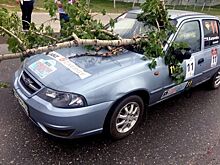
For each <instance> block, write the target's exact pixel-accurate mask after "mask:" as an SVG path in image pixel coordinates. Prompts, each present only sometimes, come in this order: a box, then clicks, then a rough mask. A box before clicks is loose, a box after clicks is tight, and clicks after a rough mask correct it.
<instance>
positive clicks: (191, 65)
mask: <svg viewBox="0 0 220 165" xmlns="http://www.w3.org/2000/svg"><path fill="white" fill-rule="evenodd" d="M194 73H195V58H194V56H192V57H191V58H190V59H189V60H186V76H185V79H189V78H191V77H193V76H194Z"/></svg>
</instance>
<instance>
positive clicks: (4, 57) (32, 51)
mask: <svg viewBox="0 0 220 165" xmlns="http://www.w3.org/2000/svg"><path fill="white" fill-rule="evenodd" d="M74 35H75V34H73V36H74ZM144 38H145V39H147V37H144ZM142 39H143V37H142V38H133V39H120V40H98V39H79V38H78V37H77V36H76V35H75V40H73V41H67V42H63V43H57V44H56V45H49V46H43V47H38V48H33V49H27V50H25V51H24V52H20V53H14V54H2V55H0V61H3V60H8V59H15V58H19V57H29V56H33V55H35V54H40V53H43V52H51V51H54V50H57V49H62V48H70V47H75V46H88V45H93V46H117V47H118V46H126V45H132V44H135V43H138V42H140V41H141V40H142Z"/></svg>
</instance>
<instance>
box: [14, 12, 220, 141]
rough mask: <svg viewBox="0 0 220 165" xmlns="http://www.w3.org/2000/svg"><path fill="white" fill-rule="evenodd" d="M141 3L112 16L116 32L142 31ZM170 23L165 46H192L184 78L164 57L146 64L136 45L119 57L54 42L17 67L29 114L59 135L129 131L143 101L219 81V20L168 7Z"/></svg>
mask: <svg viewBox="0 0 220 165" xmlns="http://www.w3.org/2000/svg"><path fill="white" fill-rule="evenodd" d="M139 13H141V10H140V9H135V10H131V11H128V12H126V13H124V14H122V15H121V16H119V17H118V18H116V23H115V27H114V32H115V33H118V34H119V36H121V37H122V38H131V37H133V36H137V35H141V34H142V33H143V32H144V31H145V30H146V27H145V26H144V24H143V23H141V22H138V21H137V15H138V14H139ZM168 13H169V15H170V21H171V22H172V23H173V24H174V25H175V26H176V28H177V30H176V32H175V33H173V34H170V36H168V40H167V41H166V43H164V51H167V50H168V49H169V48H170V45H171V44H172V43H173V42H186V43H188V45H189V46H190V48H191V53H190V54H189V55H190V56H189V57H188V58H185V59H183V62H182V63H181V65H182V67H183V72H184V74H185V79H184V81H183V82H182V83H180V84H176V83H175V82H174V81H173V79H172V72H173V69H175V68H173V66H169V65H166V64H165V60H164V58H162V57H159V58H157V59H156V61H157V66H156V68H154V69H150V68H149V65H148V64H149V63H150V60H143V58H142V57H143V54H142V53H141V52H137V51H132V50H130V49H129V48H128V49H127V50H125V51H123V52H122V53H120V54H119V55H117V56H112V57H100V56H81V57H77V58H76V57H75V55H76V54H85V53H86V52H87V50H86V49H85V48H83V47H71V48H65V49H60V50H57V51H53V52H50V53H48V54H47V55H46V54H44V53H43V54H38V55H35V56H32V57H30V58H27V59H26V60H25V61H24V62H23V63H22V65H21V66H20V68H19V69H18V70H17V71H16V73H15V76H14V80H13V86H14V94H15V96H16V98H17V99H18V101H19V103H20V105H21V106H22V107H23V109H24V112H25V113H26V114H27V116H28V117H29V118H30V119H31V120H32V121H33V122H34V123H35V124H36V125H37V126H38V127H40V128H41V129H42V130H43V131H44V132H46V133H47V134H50V135H52V136H56V137H59V138H65V139H73V138H79V137H83V136H87V135H92V134H97V133H102V132H105V133H107V134H108V135H110V137H112V138H113V139H121V138H124V137H126V136H127V135H129V134H131V133H132V132H133V131H134V130H136V128H137V127H138V126H139V124H140V123H141V121H142V119H143V118H144V116H145V112H146V111H147V109H148V107H150V106H152V105H155V104H157V103H159V102H161V101H164V100H166V99H168V98H171V97H173V96H176V95H177V94H179V93H182V92H184V91H186V90H188V89H189V88H191V87H195V86H197V85H199V84H201V83H203V82H207V83H208V84H209V86H210V87H211V88H213V89H217V88H218V87H219V86H220V65H219V64H220V59H219V57H218V56H219V52H220V38H219V28H220V24H219V19H218V18H217V17H215V16H210V15H206V14H202V13H196V12H188V11H179V10H168Z"/></svg>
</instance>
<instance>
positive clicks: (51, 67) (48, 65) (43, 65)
mask: <svg viewBox="0 0 220 165" xmlns="http://www.w3.org/2000/svg"><path fill="white" fill-rule="evenodd" d="M55 65H56V61H54V60H44V59H40V60H38V61H35V62H34V63H32V64H31V65H30V66H29V68H30V69H31V70H32V71H33V72H34V73H35V74H36V75H37V76H39V77H40V78H42V79H43V78H45V77H47V76H48V75H49V74H51V73H53V72H54V71H55V70H56V69H57V68H55Z"/></svg>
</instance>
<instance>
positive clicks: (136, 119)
mask: <svg viewBox="0 0 220 165" xmlns="http://www.w3.org/2000/svg"><path fill="white" fill-rule="evenodd" d="M143 116H144V102H143V100H142V99H141V98H140V97H139V96H136V95H133V96H129V97H127V98H125V99H124V100H122V101H121V102H120V103H119V104H118V105H117V106H116V107H115V109H114V111H113V113H112V115H111V117H110V121H109V125H108V127H109V134H110V136H111V137H112V138H113V139H121V138H124V137H126V136H128V135H129V134H130V133H131V132H132V131H134V129H135V128H136V127H137V126H138V125H139V123H140V122H141V121H142V118H143Z"/></svg>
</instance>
